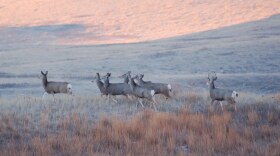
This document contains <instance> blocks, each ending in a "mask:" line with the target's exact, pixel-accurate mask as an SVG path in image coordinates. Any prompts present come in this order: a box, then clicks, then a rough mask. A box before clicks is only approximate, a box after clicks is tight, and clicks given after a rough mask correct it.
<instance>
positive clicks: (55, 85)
mask: <svg viewBox="0 0 280 156" xmlns="http://www.w3.org/2000/svg"><path fill="white" fill-rule="evenodd" d="M41 74H42V84H43V87H44V90H45V93H44V95H43V97H44V96H45V95H46V94H52V95H54V94H57V93H65V94H72V85H71V84H70V83H68V82H53V81H48V79H47V75H48V71H46V73H44V72H43V71H41Z"/></svg>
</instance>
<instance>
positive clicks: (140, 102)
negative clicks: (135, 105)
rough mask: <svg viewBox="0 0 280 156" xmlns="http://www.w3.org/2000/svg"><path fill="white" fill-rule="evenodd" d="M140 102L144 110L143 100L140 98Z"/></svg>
mask: <svg viewBox="0 0 280 156" xmlns="http://www.w3.org/2000/svg"><path fill="white" fill-rule="evenodd" d="M138 101H139V103H140V104H141V106H142V108H143V107H144V105H143V102H142V99H141V98H140V99H139V98H138Z"/></svg>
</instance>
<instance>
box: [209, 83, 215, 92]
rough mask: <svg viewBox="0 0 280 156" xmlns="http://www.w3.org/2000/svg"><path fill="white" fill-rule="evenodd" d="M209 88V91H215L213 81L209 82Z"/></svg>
mask: <svg viewBox="0 0 280 156" xmlns="http://www.w3.org/2000/svg"><path fill="white" fill-rule="evenodd" d="M209 87H210V90H211V89H215V84H214V81H211V82H210V84H209Z"/></svg>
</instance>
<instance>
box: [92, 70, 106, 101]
mask: <svg viewBox="0 0 280 156" xmlns="http://www.w3.org/2000/svg"><path fill="white" fill-rule="evenodd" d="M91 82H92V83H94V81H91ZM95 83H96V85H97V87H98V89H99V91H100V93H101V96H103V95H106V96H107V95H108V93H106V90H105V87H104V83H103V82H102V81H101V78H100V75H99V73H96V76H95Z"/></svg>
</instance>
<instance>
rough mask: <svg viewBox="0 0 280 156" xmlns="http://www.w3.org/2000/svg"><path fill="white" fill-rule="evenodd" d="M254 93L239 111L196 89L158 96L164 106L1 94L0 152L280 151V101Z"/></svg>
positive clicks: (199, 153)
mask: <svg viewBox="0 0 280 156" xmlns="http://www.w3.org/2000/svg"><path fill="white" fill-rule="evenodd" d="M252 97H253V96H248V95H247V94H243V96H242V95H241V98H240V99H239V104H240V105H239V107H238V111H237V112H235V111H233V109H232V108H231V107H228V108H227V109H226V110H225V111H223V112H222V111H221V109H220V108H219V106H218V105H214V106H210V105H209V104H207V103H208V102H207V101H208V98H207V97H206V96H205V94H203V93H202V94H201V93H200V94H198V93H194V92H185V93H183V94H177V95H175V97H174V98H173V99H171V100H169V101H164V100H159V99H158V100H159V103H160V105H158V109H159V110H160V111H159V112H154V111H153V110H151V109H149V104H148V103H147V104H146V107H147V109H142V108H138V109H137V108H136V107H135V101H133V100H126V99H123V98H118V101H119V103H118V104H115V103H108V102H107V100H106V99H102V98H100V97H75V98H72V97H71V98H57V99H55V101H53V100H49V101H42V100H41V99H37V98H27V97H19V98H15V99H9V100H5V99H0V101H1V104H0V107H1V111H0V155H186V154H188V155H279V154H280V150H279V147H280V131H279V129H280V115H279V114H280V109H279V100H278V99H277V98H270V96H267V97H263V98H262V97H255V100H253V99H252V100H251V101H253V103H250V102H249V101H250V99H251V98H252ZM256 99H257V100H256Z"/></svg>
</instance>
